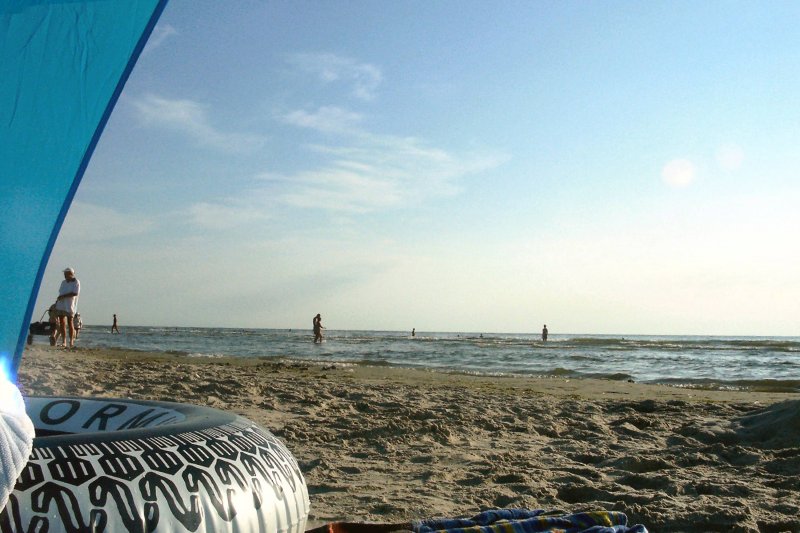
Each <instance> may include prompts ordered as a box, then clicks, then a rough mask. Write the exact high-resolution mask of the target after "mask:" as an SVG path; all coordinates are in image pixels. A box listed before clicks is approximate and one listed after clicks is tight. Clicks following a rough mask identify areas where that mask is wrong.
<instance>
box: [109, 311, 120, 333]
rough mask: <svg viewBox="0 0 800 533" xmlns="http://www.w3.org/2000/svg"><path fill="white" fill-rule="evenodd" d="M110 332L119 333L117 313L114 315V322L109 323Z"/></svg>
mask: <svg viewBox="0 0 800 533" xmlns="http://www.w3.org/2000/svg"><path fill="white" fill-rule="evenodd" d="M111 333H119V327H117V315H114V323H113V324H111Z"/></svg>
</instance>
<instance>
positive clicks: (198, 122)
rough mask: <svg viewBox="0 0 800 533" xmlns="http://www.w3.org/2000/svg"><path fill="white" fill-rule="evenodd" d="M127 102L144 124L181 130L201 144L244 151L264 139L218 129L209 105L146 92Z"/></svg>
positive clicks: (254, 148)
mask: <svg viewBox="0 0 800 533" xmlns="http://www.w3.org/2000/svg"><path fill="white" fill-rule="evenodd" d="M130 102H131V105H132V106H133V107H134V109H135V110H136V111H137V113H138V115H139V118H140V120H141V121H142V122H143V123H144V124H146V125H149V126H153V127H160V128H164V129H169V130H172V131H176V132H179V133H182V134H184V135H186V136H188V137H190V138H191V139H193V140H194V141H195V142H197V143H198V144H200V145H202V146H206V147H212V148H216V149H218V150H222V151H225V152H231V153H247V152H252V151H254V150H256V149H258V148H260V147H261V146H263V145H264V143H265V142H266V138H264V137H262V136H258V135H251V134H246V133H238V132H226V131H222V130H220V129H217V128H216V127H214V126H213V125H212V124H211V121H210V119H209V116H208V115H209V113H208V107H207V106H204V105H203V104H200V103H198V102H195V101H193V100H187V99H177V100H176V99H169V98H164V97H161V96H157V95H155V94H148V95H145V96H142V97H139V98H133V99H131V100H130Z"/></svg>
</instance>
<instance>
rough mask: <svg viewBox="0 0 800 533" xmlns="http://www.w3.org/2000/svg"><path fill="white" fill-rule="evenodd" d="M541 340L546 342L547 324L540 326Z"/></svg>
mask: <svg viewBox="0 0 800 533" xmlns="http://www.w3.org/2000/svg"><path fill="white" fill-rule="evenodd" d="M542 341H544V342H547V324H545V325H544V327H543V328H542Z"/></svg>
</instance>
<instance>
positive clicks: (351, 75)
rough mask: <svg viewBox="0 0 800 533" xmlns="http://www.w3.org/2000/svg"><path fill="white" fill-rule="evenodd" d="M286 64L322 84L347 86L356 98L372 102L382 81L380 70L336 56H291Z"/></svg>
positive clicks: (327, 54)
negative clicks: (311, 76) (313, 77)
mask: <svg viewBox="0 0 800 533" xmlns="http://www.w3.org/2000/svg"><path fill="white" fill-rule="evenodd" d="M288 62H289V63H290V64H291V65H293V66H295V67H296V68H298V69H300V70H301V71H303V72H306V73H309V74H312V75H314V76H315V77H316V78H317V79H318V80H319V81H321V82H323V83H326V84H327V83H343V84H347V85H348V86H349V88H350V92H351V94H352V95H353V96H355V97H356V98H360V99H362V100H372V99H373V98H375V93H376V91H377V89H378V86H379V85H380V84H381V82H382V81H383V74H382V73H381V70H380V69H379V68H378V67H376V66H375V65H370V64H369V63H360V62H358V61H356V60H355V59H352V58H349V57H343V56H339V55H336V54H329V53H321V54H293V55H291V56H289V58H288Z"/></svg>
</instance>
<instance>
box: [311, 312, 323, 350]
mask: <svg viewBox="0 0 800 533" xmlns="http://www.w3.org/2000/svg"><path fill="white" fill-rule="evenodd" d="M313 325H314V344H316V343H318V342H319V343H322V316H321V315H320V314H319V313H317V316H315V317H314V321H313Z"/></svg>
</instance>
